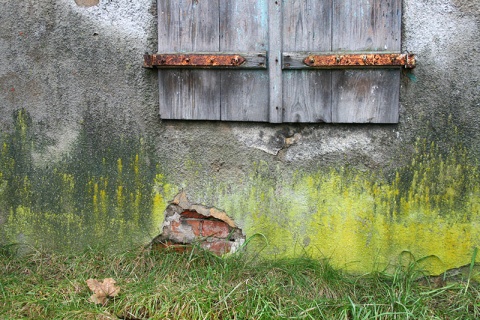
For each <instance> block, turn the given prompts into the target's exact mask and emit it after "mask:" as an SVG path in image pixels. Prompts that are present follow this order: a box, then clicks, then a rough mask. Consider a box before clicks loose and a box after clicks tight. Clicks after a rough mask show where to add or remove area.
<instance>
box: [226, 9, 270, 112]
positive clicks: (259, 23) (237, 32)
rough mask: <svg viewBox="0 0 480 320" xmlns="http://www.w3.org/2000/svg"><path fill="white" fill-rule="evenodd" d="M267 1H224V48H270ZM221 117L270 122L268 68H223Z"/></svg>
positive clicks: (235, 49)
mask: <svg viewBox="0 0 480 320" xmlns="http://www.w3.org/2000/svg"><path fill="white" fill-rule="evenodd" d="M267 41H268V3H267V0H253V1H252V0H251V1H238V0H220V51H222V52H229V51H230V52H263V51H267V45H268V43H267ZM219 73H220V74H221V79H222V80H221V119H222V120H227V121H268V120H269V119H268V71H267V70H246V71H244V70H222V71H220V72H219Z"/></svg>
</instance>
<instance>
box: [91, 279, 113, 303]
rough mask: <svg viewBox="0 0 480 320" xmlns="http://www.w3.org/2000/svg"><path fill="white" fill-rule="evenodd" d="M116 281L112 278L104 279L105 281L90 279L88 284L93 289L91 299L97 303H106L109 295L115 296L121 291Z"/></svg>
mask: <svg viewBox="0 0 480 320" xmlns="http://www.w3.org/2000/svg"><path fill="white" fill-rule="evenodd" d="M115 283H117V282H116V281H115V280H113V279H112V278H106V279H103V282H100V281H98V280H96V279H88V280H87V285H88V287H89V288H90V290H92V291H93V295H92V296H91V297H90V299H91V300H92V301H93V302H94V303H95V304H103V305H105V304H106V303H107V300H108V298H109V297H115V296H116V295H117V294H118V293H119V292H120V288H119V287H116V286H115Z"/></svg>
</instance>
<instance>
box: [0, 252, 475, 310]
mask: <svg viewBox="0 0 480 320" xmlns="http://www.w3.org/2000/svg"><path fill="white" fill-rule="evenodd" d="M471 269H473V267H471ZM470 274H471V272H470ZM110 277H111V278H114V279H115V280H116V281H117V285H118V286H120V288H121V291H120V294H119V295H118V296H117V297H115V298H111V299H110V300H109V301H108V303H107V304H106V305H105V306H103V305H95V304H93V303H92V302H91V301H90V296H91V294H92V293H91V292H90V291H89V289H88V287H87V285H86V280H87V279H89V278H95V279H99V280H103V279H104V278H110ZM436 279H437V278H429V277H425V276H423V275H422V273H421V270H418V269H417V265H416V263H411V264H408V265H406V266H399V267H397V268H396V269H395V270H393V272H391V274H386V273H384V272H376V273H370V274H366V275H362V276H359V275H351V274H346V273H344V272H342V271H341V270H336V269H334V268H332V267H331V266H330V265H329V264H328V261H318V260H314V259H311V258H309V257H299V258H295V259H276V260H262V259H259V258H257V257H256V256H255V255H249V254H248V253H244V254H241V255H232V256H229V257H225V258H220V257H217V256H214V255H212V254H210V253H208V252H204V251H200V250H194V251H192V252H190V253H183V254H179V253H175V252H169V251H164V252H150V251H148V250H144V249H143V248H142V249H138V250H132V251H129V252H125V253H123V254H113V253H107V250H99V249H88V250H86V251H85V252H83V253H82V254H78V255H65V254H58V253H51V252H44V251H38V250H32V251H31V252H30V253H29V254H23V255H21V256H19V255H17V254H15V247H14V246H10V247H7V246H3V247H0V319H477V318H480V286H479V285H478V284H477V283H475V282H474V281H470V277H468V279H464V280H462V279H457V280H456V281H454V282H450V281H446V282H445V281H443V280H445V279H441V280H442V281H440V282H439V281H436ZM446 280H448V279H446Z"/></svg>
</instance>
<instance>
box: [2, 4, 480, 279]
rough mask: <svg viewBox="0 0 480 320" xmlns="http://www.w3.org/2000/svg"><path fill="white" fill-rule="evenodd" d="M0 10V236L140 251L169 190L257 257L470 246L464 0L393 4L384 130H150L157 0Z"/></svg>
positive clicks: (61, 246)
mask: <svg viewBox="0 0 480 320" xmlns="http://www.w3.org/2000/svg"><path fill="white" fill-rule="evenodd" d="M97 2H99V3H98V4H97ZM0 5H1V8H2V10H1V11H0V52H1V53H2V54H1V55H0V128H1V138H0V139H1V142H2V145H1V146H2V148H1V153H0V161H1V164H0V236H1V238H0V244H10V243H27V244H29V245H33V246H44V247H48V248H54V249H57V250H81V249H82V248H84V247H85V246H87V245H100V246H108V247H113V248H118V249H122V248H128V247H130V246H131V245H132V243H134V244H139V243H147V242H148V241H149V240H150V239H152V238H153V237H154V236H156V235H157V234H158V233H159V229H160V225H161V223H162V219H163V211H164V209H165V207H166V205H167V203H168V200H170V199H172V198H173V197H174V195H175V194H176V193H177V192H178V191H180V190H181V189H183V190H184V191H185V192H186V193H187V195H188V196H189V198H190V201H191V202H196V203H203V204H205V205H207V206H216V207H218V208H221V209H223V210H225V211H226V212H227V214H229V215H230V216H231V217H232V218H234V219H235V221H236V222H237V224H238V225H239V226H240V227H241V228H242V229H243V232H244V233H245V235H246V237H247V238H249V237H251V238H252V239H253V240H252V241H250V242H249V243H250V245H251V249H252V250H260V249H261V248H263V244H264V241H265V240H264V239H265V238H266V239H267V240H268V245H267V246H266V247H265V248H263V249H262V253H263V254H265V255H272V256H282V255H294V254H303V253H304V252H307V253H308V254H310V255H312V256H315V257H327V258H330V259H331V262H332V263H333V264H335V265H336V266H339V267H344V268H347V269H350V270H355V271H365V270H371V269H374V268H383V267H384V266H385V265H386V264H388V263H397V262H398V261H399V259H401V258H402V257H405V256H408V259H414V260H418V261H422V263H424V264H425V267H426V268H428V269H429V270H430V271H431V272H432V273H440V272H442V271H444V270H446V269H450V268H456V267H459V266H462V265H465V264H468V263H469V262H470V259H471V257H472V253H473V249H474V247H477V246H480V228H479V223H480V220H479V219H480V185H479V183H478V181H479V167H478V157H479V155H480V134H479V131H478V127H479V120H478V119H479V118H480V98H479V91H480V82H479V79H480V72H479V71H480V70H479V69H480V68H479V64H478V61H479V59H480V54H479V51H478V50H479V48H480V30H479V25H480V4H479V2H478V1H470V0H435V1H432V0H428V1H427V0H404V5H403V7H404V13H403V48H404V49H405V50H408V51H410V52H414V53H416V54H417V59H418V66H417V68H416V69H415V70H414V71H413V72H405V73H404V74H403V75H402V87H401V110H400V123H399V124H398V125H325V124H316V125H269V124H252V123H219V122H182V121H168V122H167V121H162V120H161V119H159V117H158V93H157V76H156V73H155V72H152V71H151V70H146V69H143V68H142V67H141V65H142V59H143V57H142V56H143V53H144V52H146V51H148V52H155V51H156V46H157V44H156V23H155V20H156V9H155V8H156V3H155V1H154V0H137V1H129V0H116V1H110V0H100V1H95V0H75V1H74V0H57V1H47V0H35V1H34V0H24V1H12V0H0ZM260 234H261V235H263V236H265V238H264V237H262V236H258V235H260Z"/></svg>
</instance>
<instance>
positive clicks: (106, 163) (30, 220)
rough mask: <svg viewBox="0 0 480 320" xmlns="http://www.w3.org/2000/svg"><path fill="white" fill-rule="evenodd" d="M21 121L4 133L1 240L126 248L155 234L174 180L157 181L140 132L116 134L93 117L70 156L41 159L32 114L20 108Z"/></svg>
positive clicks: (62, 247)
mask: <svg viewBox="0 0 480 320" xmlns="http://www.w3.org/2000/svg"><path fill="white" fill-rule="evenodd" d="M89 119H90V120H89ZM14 123H15V130H14V131H13V132H12V133H10V134H7V133H4V134H3V136H2V138H1V139H2V141H1V142H2V148H1V150H0V204H1V211H0V222H2V226H1V228H0V235H1V236H2V243H18V242H20V243H27V244H30V245H34V246H37V245H38V246H45V247H49V248H53V249H56V250H71V249H83V248H85V247H87V246H89V245H95V246H96V245H100V246H107V247H117V248H120V247H128V246H129V244H132V243H146V242H148V241H149V240H150V239H151V238H152V237H153V236H155V235H156V232H158V228H157V227H156V226H155V221H156V220H158V211H159V207H160V206H163V208H165V206H166V201H165V200H163V199H165V198H167V199H168V197H169V196H170V194H167V197H165V193H164V190H166V191H167V192H169V186H168V184H167V183H166V182H165V181H164V180H162V181H161V183H162V184H163V186H162V187H161V188H158V187H157V188H156V187H155V185H156V184H157V183H158V182H159V181H157V180H158V179H157V177H158V176H159V175H160V172H159V169H158V167H157V166H156V165H155V162H154V161H153V156H152V154H151V153H150V152H149V151H148V150H147V147H146V143H145V141H144V140H143V139H142V138H141V137H138V136H121V135H116V134H112V133H111V132H112V130H108V128H105V127H104V125H102V124H97V123H96V122H94V121H93V120H92V119H91V117H88V116H87V117H86V119H85V121H84V125H83V128H82V130H81V131H80V133H79V136H78V139H77V141H76V143H75V144H74V145H73V146H72V149H71V151H70V153H69V154H68V155H65V156H64V157H63V159H62V160H61V161H58V162H56V163H51V164H49V165H48V166H35V165H34V162H33V159H32V152H33V150H34V149H35V139H34V135H33V134H32V128H31V126H32V121H31V119H30V117H29V115H28V113H27V112H25V111H24V110H23V109H22V110H19V111H17V112H16V113H15V114H14ZM105 132H107V133H108V136H107V135H106V133H105ZM155 188H156V189H155ZM154 190H155V191H154ZM159 197H160V198H161V199H158V198H159ZM162 212H163V211H162Z"/></svg>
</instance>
